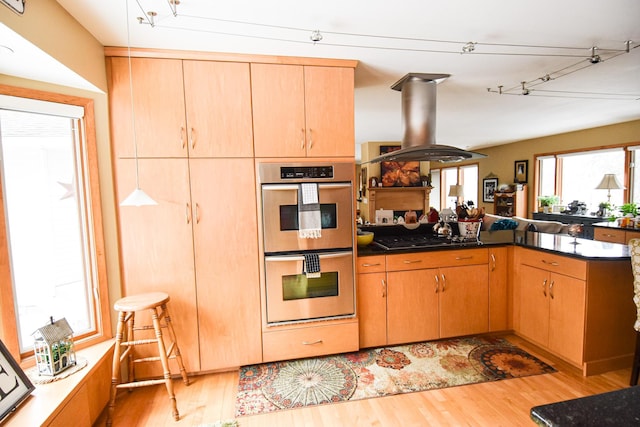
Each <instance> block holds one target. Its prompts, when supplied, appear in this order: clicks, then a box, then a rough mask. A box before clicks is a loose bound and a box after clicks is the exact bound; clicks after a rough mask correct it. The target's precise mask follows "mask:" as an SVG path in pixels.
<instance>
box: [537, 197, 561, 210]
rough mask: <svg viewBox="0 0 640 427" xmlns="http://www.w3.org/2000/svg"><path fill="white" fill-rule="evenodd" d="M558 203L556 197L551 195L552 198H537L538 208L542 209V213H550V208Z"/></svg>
mask: <svg viewBox="0 0 640 427" xmlns="http://www.w3.org/2000/svg"><path fill="white" fill-rule="evenodd" d="M558 201H559V198H558V196H556V195H553V196H538V203H540V206H541V207H542V211H543V212H544V213H550V212H551V207H552V206H553V205H557V204H558Z"/></svg>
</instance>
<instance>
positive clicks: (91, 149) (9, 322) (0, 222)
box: [0, 84, 112, 365]
mask: <svg viewBox="0 0 640 427" xmlns="http://www.w3.org/2000/svg"><path fill="white" fill-rule="evenodd" d="M0 94H3V95H8V96H15V97H21V98H30V99H35V100H40V101H49V102H56V103H59V104H66V105H77V106H82V107H83V108H84V112H85V115H84V129H80V132H82V133H84V136H85V139H86V142H85V149H86V152H85V153H83V154H85V156H84V157H83V159H84V160H86V161H87V164H86V168H85V169H86V171H87V173H88V177H86V178H87V179H88V180H89V182H88V189H89V191H90V199H89V200H88V201H87V202H88V203H90V204H91V212H92V217H91V218H90V221H91V222H90V224H89V225H90V227H91V233H92V239H93V240H94V246H95V264H96V265H95V266H96V271H95V272H94V276H95V277H96V278H97V289H94V292H93V295H96V293H97V294H98V298H97V299H95V300H94V303H95V304H96V305H95V307H94V309H95V314H94V316H95V318H94V320H95V322H96V326H95V331H94V332H93V333H90V334H88V335H87V336H82V337H79V338H77V339H78V342H77V343H76V348H78V349H81V348H85V347H88V346H90V345H93V344H96V343H98V342H100V341H104V340H106V339H109V338H111V334H112V331H111V309H110V305H109V286H108V278H107V266H106V252H105V243H104V234H103V222H102V203H101V200H102V199H101V193H100V177H99V171H98V147H97V139H96V124H95V111H94V100H93V99H91V98H84V97H79V96H73V95H65V94H60V93H54V92H46V91H41V90H36V89H27V88H21V87H16V86H9V85H4V84H0ZM0 208H2V209H1V210H0V227H1V229H2V230H6V224H5V218H4V216H5V215H4V212H5V211H4V197H3V194H2V191H1V189H0ZM0 279H2V280H1V281H0V283H2V285H0V290H1V292H0V314H1V316H0V336H1V337H2V338H3V342H4V343H5V345H6V346H7V348H9V351H10V352H11V354H12V355H13V356H14V357H15V358H16V360H18V361H19V363H23V362H24V363H23V364H27V365H30V364H31V363H33V360H32V359H31V358H30V355H32V354H33V352H28V353H26V354H25V355H23V357H22V358H21V357H20V351H19V348H20V347H19V339H18V332H17V327H16V324H15V319H16V313H15V307H14V298H13V289H12V288H13V286H12V278H11V269H10V265H9V248H8V241H7V240H6V233H5V232H4V231H3V232H0ZM25 357H26V358H25Z"/></svg>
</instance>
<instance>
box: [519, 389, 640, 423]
mask: <svg viewBox="0 0 640 427" xmlns="http://www.w3.org/2000/svg"><path fill="white" fill-rule="evenodd" d="M531 419H532V420H533V421H535V422H536V423H537V424H538V425H541V426H554V427H555V426H557V427H564V426H594V427H595V426H597V427H605V426H637V425H640V386H634V387H629V388H624V389H621V390H616V391H611V392H608V393H601V394H595V395H593V396H586V397H581V398H578V399H572V400H565V401H562V402H556V403H549V404H547V405H540V406H535V407H533V408H531Z"/></svg>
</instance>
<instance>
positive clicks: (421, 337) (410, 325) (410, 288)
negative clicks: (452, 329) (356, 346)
mask: <svg viewBox="0 0 640 427" xmlns="http://www.w3.org/2000/svg"><path fill="white" fill-rule="evenodd" d="M437 274H438V269H437V268H432V269H423V270H412V271H392V272H389V273H387V280H388V283H387V339H388V344H401V343H409V342H417V341H426V340H432V339H437V338H439V333H438V332H439V327H438V292H437V282H436V275H437Z"/></svg>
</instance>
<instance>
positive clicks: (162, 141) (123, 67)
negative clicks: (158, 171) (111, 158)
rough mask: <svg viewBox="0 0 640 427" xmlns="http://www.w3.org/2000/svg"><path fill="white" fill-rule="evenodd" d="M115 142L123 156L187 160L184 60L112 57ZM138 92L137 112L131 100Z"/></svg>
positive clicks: (116, 150) (109, 65)
mask: <svg viewBox="0 0 640 427" xmlns="http://www.w3.org/2000/svg"><path fill="white" fill-rule="evenodd" d="M107 70H108V76H109V106H110V108H109V114H110V121H111V123H112V125H111V141H112V145H113V149H114V153H115V155H116V156H117V157H118V158H131V157H134V140H133V120H132V118H133V117H134V116H133V111H135V129H136V134H135V145H137V151H138V156H139V157H186V156H187V153H188V151H187V145H186V135H185V131H186V117H185V104H184V86H183V78H182V61H181V60H179V59H158V58H131V81H132V85H131V86H130V85H129V62H128V58H126V57H110V58H107ZM131 87H132V88H133V111H132V110H131V108H132V102H131Z"/></svg>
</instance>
